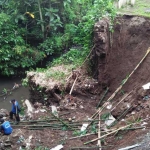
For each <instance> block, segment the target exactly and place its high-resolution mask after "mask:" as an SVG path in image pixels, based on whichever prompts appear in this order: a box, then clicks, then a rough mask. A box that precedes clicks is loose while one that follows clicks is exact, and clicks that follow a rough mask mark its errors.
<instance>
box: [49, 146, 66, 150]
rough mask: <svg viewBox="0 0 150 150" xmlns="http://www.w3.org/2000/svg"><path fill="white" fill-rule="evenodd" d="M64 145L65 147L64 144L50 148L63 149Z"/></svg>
mask: <svg viewBox="0 0 150 150" xmlns="http://www.w3.org/2000/svg"><path fill="white" fill-rule="evenodd" d="M63 147H64V146H63V145H57V146H56V147H54V148H51V149H50V150H60V149H62V148H63Z"/></svg>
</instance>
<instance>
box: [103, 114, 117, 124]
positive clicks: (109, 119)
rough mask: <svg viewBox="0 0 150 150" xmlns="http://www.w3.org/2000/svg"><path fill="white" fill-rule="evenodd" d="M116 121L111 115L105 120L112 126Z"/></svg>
mask: <svg viewBox="0 0 150 150" xmlns="http://www.w3.org/2000/svg"><path fill="white" fill-rule="evenodd" d="M115 120H116V119H115V118H114V117H113V116H112V115H109V117H108V118H107V119H106V120H105V124H106V125H107V126H110V125H111V124H112V123H113V122H114V121H115Z"/></svg>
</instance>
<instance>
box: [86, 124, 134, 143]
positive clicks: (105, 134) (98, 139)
mask: <svg viewBox="0 0 150 150" xmlns="http://www.w3.org/2000/svg"><path fill="white" fill-rule="evenodd" d="M131 125H132V124H129V125H126V126H123V127H121V128H119V129H117V130H114V131H112V132H110V133H107V134H105V135H102V136H101V137H99V138H96V139H93V140H91V141H88V142H86V143H84V144H85V145H86V144H89V143H92V142H95V141H97V140H100V139H102V138H104V137H106V136H108V135H111V134H113V133H115V132H117V131H120V130H123V129H125V128H127V127H129V126H131Z"/></svg>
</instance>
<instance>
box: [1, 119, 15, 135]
mask: <svg viewBox="0 0 150 150" xmlns="http://www.w3.org/2000/svg"><path fill="white" fill-rule="evenodd" d="M0 122H1V126H0V132H1V133H3V134H4V135H9V134H11V133H12V131H13V129H12V127H11V125H10V123H9V121H4V119H0Z"/></svg>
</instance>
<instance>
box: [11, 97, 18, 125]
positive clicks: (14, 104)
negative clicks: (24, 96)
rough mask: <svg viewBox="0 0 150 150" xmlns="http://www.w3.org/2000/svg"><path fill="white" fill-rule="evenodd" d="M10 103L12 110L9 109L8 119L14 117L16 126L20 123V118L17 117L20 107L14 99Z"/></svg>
mask: <svg viewBox="0 0 150 150" xmlns="http://www.w3.org/2000/svg"><path fill="white" fill-rule="evenodd" d="M11 103H12V108H11V111H10V113H9V115H10V119H13V115H14V116H15V118H16V123H17V124H18V123H19V122H20V117H19V112H20V106H19V104H18V102H17V101H16V100H15V99H12V100H11Z"/></svg>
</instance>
